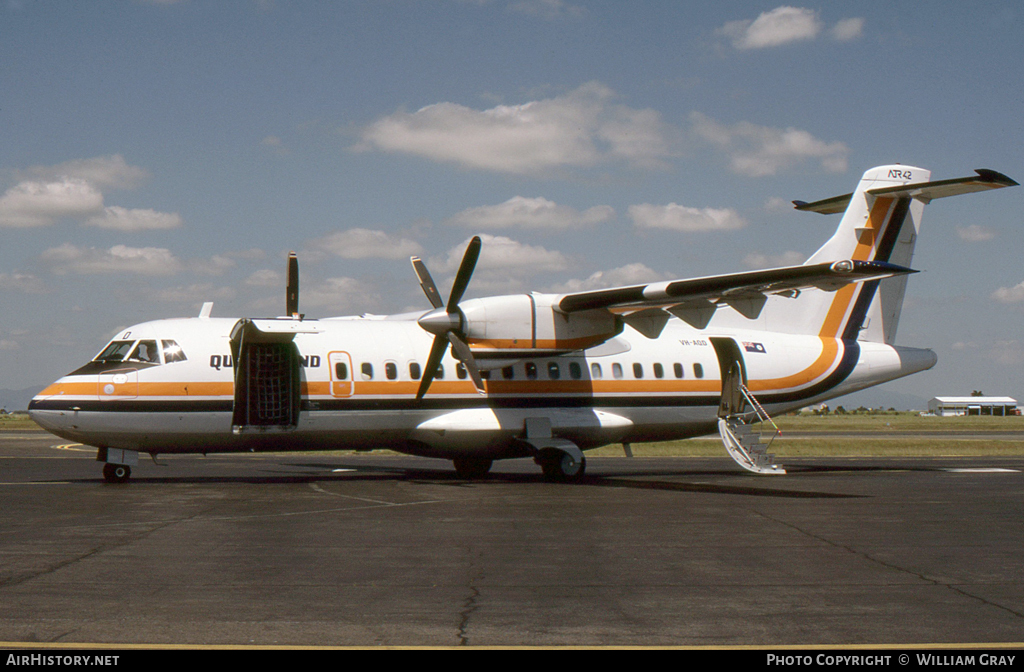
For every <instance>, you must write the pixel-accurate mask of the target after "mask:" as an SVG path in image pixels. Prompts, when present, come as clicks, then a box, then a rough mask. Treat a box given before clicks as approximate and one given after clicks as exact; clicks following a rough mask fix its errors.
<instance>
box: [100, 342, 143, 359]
mask: <svg viewBox="0 0 1024 672" xmlns="http://www.w3.org/2000/svg"><path fill="white" fill-rule="evenodd" d="M133 343H135V341H111V342H110V345H108V346H107V347H105V348H104V349H103V352H101V353H100V354H99V355H97V356H96V361H97V362H120V361H121V360H123V359H124V357H125V355H127V354H128V352H129V351H130V350H131V347H132V344H133Z"/></svg>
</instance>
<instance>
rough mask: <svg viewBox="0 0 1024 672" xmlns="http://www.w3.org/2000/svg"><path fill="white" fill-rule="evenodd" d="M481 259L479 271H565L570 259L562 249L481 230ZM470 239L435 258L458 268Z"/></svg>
mask: <svg viewBox="0 0 1024 672" xmlns="http://www.w3.org/2000/svg"><path fill="white" fill-rule="evenodd" d="M480 240H481V243H482V245H481V248H480V259H479V260H478V261H477V265H476V271H478V272H484V273H487V272H491V273H505V274H517V273H539V272H551V271H561V270H564V269H565V268H567V267H568V265H569V261H568V260H567V259H566V258H565V257H564V256H563V255H562V253H561V252H557V251H553V250H546V249H544V248H543V247H540V246H534V245H526V244H524V243H520V242H518V241H515V240H512V239H511V238H506V237H505V236H492V235H490V234H481V235H480ZM468 244H469V240H465V241H463V242H462V243H460V244H459V245H456V246H455V247H453V248H452V249H450V250H449V251H448V252H447V254H446V255H444V256H443V257H441V258H439V259H434V260H432V261H431V264H432V266H435V267H437V268H438V269H439V270H441V271H446V272H455V271H456V270H458V268H459V265H460V264H461V263H462V257H463V255H464V254H465V252H466V246H467V245H468Z"/></svg>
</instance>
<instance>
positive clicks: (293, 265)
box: [284, 252, 300, 317]
mask: <svg viewBox="0 0 1024 672" xmlns="http://www.w3.org/2000/svg"><path fill="white" fill-rule="evenodd" d="M284 305H285V308H284V314H285V315H288V316H289V317H300V315H299V258H298V257H297V256H295V253H294V252H289V253H288V288H287V289H286V290H285V297H284Z"/></svg>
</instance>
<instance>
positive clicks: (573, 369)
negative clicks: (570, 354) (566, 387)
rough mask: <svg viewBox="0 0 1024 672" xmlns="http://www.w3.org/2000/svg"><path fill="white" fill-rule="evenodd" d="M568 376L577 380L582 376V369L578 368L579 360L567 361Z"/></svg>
mask: <svg viewBox="0 0 1024 672" xmlns="http://www.w3.org/2000/svg"><path fill="white" fill-rule="evenodd" d="M569 377H570V378H572V379H573V380H579V379H580V378H582V377H583V370H582V369H580V365H579V362H569Z"/></svg>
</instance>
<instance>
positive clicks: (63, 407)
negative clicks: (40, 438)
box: [28, 379, 82, 441]
mask: <svg viewBox="0 0 1024 672" xmlns="http://www.w3.org/2000/svg"><path fill="white" fill-rule="evenodd" d="M61 380H63V379H61ZM60 382H61V381H57V383H54V384H53V385H50V386H49V387H47V388H46V389H45V390H43V391H42V392H40V393H39V394H37V395H36V396H35V397H33V398H32V401H30V402H29V404H28V417H30V418H32V421H33V422H35V423H36V424H37V425H39V426H40V427H42V428H43V429H45V430H46V431H48V432H50V433H51V434H55V435H57V436H59V437H61V438H64V439H69V440H72V441H80V440H81V439H82V436H81V433H80V432H79V431H77V430H78V429H79V428H78V410H79V409H78V404H77V403H76V402H75V401H73V400H70V399H67V398H66V397H65V395H64V390H62V389H60V388H61V386H60V385H59V383H60Z"/></svg>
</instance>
